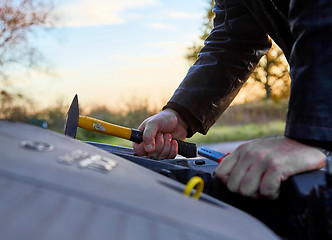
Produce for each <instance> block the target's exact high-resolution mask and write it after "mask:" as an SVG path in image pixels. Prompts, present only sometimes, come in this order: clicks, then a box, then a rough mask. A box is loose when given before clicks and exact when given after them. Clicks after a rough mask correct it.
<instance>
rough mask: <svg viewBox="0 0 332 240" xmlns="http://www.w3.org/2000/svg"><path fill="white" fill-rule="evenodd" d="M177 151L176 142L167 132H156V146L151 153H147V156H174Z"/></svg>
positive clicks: (163, 157)
mask: <svg viewBox="0 0 332 240" xmlns="http://www.w3.org/2000/svg"><path fill="white" fill-rule="evenodd" d="M177 151H178V144H177V142H176V141H175V140H174V139H172V136H171V135H170V134H169V133H165V134H162V133H158V134H157V135H156V148H155V150H154V152H153V153H150V154H147V157H152V158H154V159H166V158H175V157H176V155H177Z"/></svg>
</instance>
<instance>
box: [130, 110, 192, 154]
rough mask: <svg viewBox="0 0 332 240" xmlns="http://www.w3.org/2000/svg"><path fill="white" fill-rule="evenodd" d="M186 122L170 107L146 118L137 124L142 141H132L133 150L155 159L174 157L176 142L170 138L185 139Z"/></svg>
mask: <svg viewBox="0 0 332 240" xmlns="http://www.w3.org/2000/svg"><path fill="white" fill-rule="evenodd" d="M187 128H188V126H187V124H186V123H185V122H184V121H183V120H182V119H181V118H180V116H179V115H178V114H177V113H176V112H175V111H173V110H172V109H165V110H164V111H162V112H160V113H158V114H156V115H154V116H152V117H149V118H147V119H146V120H145V121H143V122H142V123H141V125H140V126H139V128H138V129H139V130H142V131H143V142H142V143H140V144H137V143H133V148H134V150H135V152H136V153H137V154H138V155H140V156H144V155H146V156H147V157H153V158H156V159H165V158H175V157H176V155H177V153H178V144H177V142H176V141H175V140H174V139H172V138H175V139H178V140H185V138H186V136H187Z"/></svg>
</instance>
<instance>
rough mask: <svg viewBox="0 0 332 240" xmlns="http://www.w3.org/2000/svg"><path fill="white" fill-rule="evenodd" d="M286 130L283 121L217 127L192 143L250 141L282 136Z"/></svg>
mask: <svg viewBox="0 0 332 240" xmlns="http://www.w3.org/2000/svg"><path fill="white" fill-rule="evenodd" d="M284 128H285V122H283V121H273V122H269V123H264V124H245V125H238V126H216V127H212V128H211V129H210V130H209V132H208V133H207V134H206V135H205V136H204V135H202V134H196V135H194V136H193V137H192V138H191V139H190V141H191V142H196V143H215V142H230V141H239V140H249V139H255V138H260V137H265V136H273V135H282V134H283V133H284Z"/></svg>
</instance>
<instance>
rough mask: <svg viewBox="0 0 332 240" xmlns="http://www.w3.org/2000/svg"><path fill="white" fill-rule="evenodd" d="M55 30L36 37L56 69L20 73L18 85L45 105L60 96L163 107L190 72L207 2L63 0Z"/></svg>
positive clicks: (68, 99)
mask: <svg viewBox="0 0 332 240" xmlns="http://www.w3.org/2000/svg"><path fill="white" fill-rule="evenodd" d="M55 3H56V9H57V11H58V13H59V15H60V17H61V22H59V23H58V24H57V26H56V28H55V29H53V30H51V31H47V32H42V33H40V34H36V35H34V36H33V37H32V42H33V43H34V45H35V46H36V47H37V48H38V49H39V50H40V51H41V53H42V54H43V56H44V57H45V60H46V62H47V63H48V64H49V66H50V67H51V68H50V69H51V73H50V74H42V73H37V72H36V73H35V72H33V73H30V74H29V75H27V74H26V73H25V72H22V73H21V72H16V73H15V74H16V76H17V77H18V79H20V80H19V81H16V82H15V87H16V88H17V89H20V90H22V91H24V92H25V93H26V94H27V95H29V96H33V98H34V99H35V102H36V103H37V104H38V105H39V106H41V107H46V106H49V105H52V104H53V103H54V101H56V100H57V99H60V98H61V99H63V100H64V102H68V104H69V103H70V102H71V100H72V98H73V96H74V94H76V93H77V94H78V95H79V100H80V104H81V105H82V106H87V107H88V106H93V104H97V105H106V106H109V107H117V106H120V105H121V104H122V103H123V102H129V101H132V100H133V99H136V100H135V101H139V100H141V99H148V100H149V101H150V102H151V103H152V105H157V106H161V105H162V104H164V103H165V102H166V101H167V99H168V98H169V97H170V96H171V94H172V92H173V91H174V90H175V88H176V87H177V86H178V84H179V83H180V82H181V81H182V79H183V77H184V76H185V74H186V72H187V70H188V68H189V63H188V62H187V61H186V60H185V59H184V55H185V54H186V51H187V47H190V46H191V45H192V44H193V43H194V42H195V41H197V40H198V36H199V34H200V33H201V31H202V30H201V27H202V23H203V18H204V14H205V12H206V8H207V7H208V3H207V1H205V0H181V1H179V0H135V1H133V0H76V1H75V0H57V1H55Z"/></svg>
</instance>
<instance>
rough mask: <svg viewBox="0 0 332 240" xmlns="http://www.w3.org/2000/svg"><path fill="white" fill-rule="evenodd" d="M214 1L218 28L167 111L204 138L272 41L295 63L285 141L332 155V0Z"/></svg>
mask: <svg viewBox="0 0 332 240" xmlns="http://www.w3.org/2000/svg"><path fill="white" fill-rule="evenodd" d="M215 2H216V4H215V7H214V12H215V14H216V16H215V19H214V28H213V30H212V31H211V33H210V35H209V37H208V38H207V39H206V41H205V44H204V45H205V46H204V47H203V48H202V50H201V52H200V54H199V57H198V60H197V61H196V63H195V64H194V65H193V66H192V67H191V68H190V69H189V71H188V73H187V75H186V77H185V78H184V80H183V81H182V82H181V84H180V86H179V87H178V88H177V89H176V91H175V93H174V94H173V96H172V98H171V99H170V101H169V102H168V103H167V105H166V106H165V107H164V108H171V109H174V110H175V111H176V112H178V114H179V115H180V116H181V117H182V118H183V119H184V120H185V121H186V122H187V123H188V125H189V129H188V137H190V136H192V135H193V134H194V133H195V132H200V133H203V134H206V133H207V131H208V129H209V128H210V127H211V126H212V125H213V124H214V123H215V121H216V120H217V119H218V118H219V117H220V115H221V114H222V112H223V111H224V110H225V109H226V108H227V107H228V106H229V104H230V103H231V102H232V100H233V99H234V97H235V96H236V94H237V93H238V91H239V90H240V88H241V87H242V85H243V84H244V83H245V81H246V80H247V79H248V78H249V76H250V74H251V73H252V72H253V71H254V69H255V67H256V65H257V63H258V61H259V60H260V58H261V57H262V56H263V55H264V54H265V53H266V52H267V51H268V50H269V49H270V47H271V40H270V38H269V37H271V38H272V39H273V40H274V41H275V42H276V43H277V44H278V46H279V47H280V48H281V49H282V50H283V52H284V54H285V56H286V59H287V60H288V62H289V64H290V75H291V79H292V83H291V96H290V100H289V109H288V113H287V121H286V129H285V135H286V136H287V137H291V138H295V139H299V140H303V141H309V142H310V141H311V142H316V143H318V145H320V146H322V147H326V148H328V149H329V148H331V147H332V64H331V63H332V49H331V48H332V47H331V43H332V14H331V12H332V2H331V0H306V1H303V0H288V1H287V0H216V1H215ZM320 143H321V144H320ZM314 145H315V144H314ZM316 145H317V144H316Z"/></svg>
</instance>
